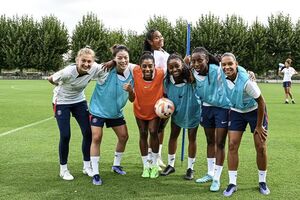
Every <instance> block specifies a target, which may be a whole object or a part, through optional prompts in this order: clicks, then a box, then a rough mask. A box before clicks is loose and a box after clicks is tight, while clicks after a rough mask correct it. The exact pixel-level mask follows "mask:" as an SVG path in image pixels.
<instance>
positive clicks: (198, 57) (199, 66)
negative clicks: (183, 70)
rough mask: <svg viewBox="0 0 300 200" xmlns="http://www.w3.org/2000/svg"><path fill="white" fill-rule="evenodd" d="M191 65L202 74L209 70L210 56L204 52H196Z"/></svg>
mask: <svg viewBox="0 0 300 200" xmlns="http://www.w3.org/2000/svg"><path fill="white" fill-rule="evenodd" d="M191 66H192V67H193V68H194V69H195V71H196V72H198V73H199V74H201V75H206V74H207V72H208V57H207V55H205V54H204V53H200V52H195V53H193V54H192V59H191Z"/></svg>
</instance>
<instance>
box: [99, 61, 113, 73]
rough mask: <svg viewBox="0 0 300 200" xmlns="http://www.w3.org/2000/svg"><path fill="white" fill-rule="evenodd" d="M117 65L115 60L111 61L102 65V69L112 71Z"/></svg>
mask: <svg viewBox="0 0 300 200" xmlns="http://www.w3.org/2000/svg"><path fill="white" fill-rule="evenodd" d="M115 65H116V63H115V61H114V60H110V61H108V62H105V63H102V68H103V69H104V70H106V71H109V70H111V69H112V68H113V67H114V66H115Z"/></svg>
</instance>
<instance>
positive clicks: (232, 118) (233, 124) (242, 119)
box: [228, 109, 268, 133]
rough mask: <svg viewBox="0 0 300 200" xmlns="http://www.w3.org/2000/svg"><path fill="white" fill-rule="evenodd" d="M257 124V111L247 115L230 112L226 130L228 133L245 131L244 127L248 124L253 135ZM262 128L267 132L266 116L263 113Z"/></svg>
mask: <svg viewBox="0 0 300 200" xmlns="http://www.w3.org/2000/svg"><path fill="white" fill-rule="evenodd" d="M256 122H257V109H255V110H253V111H251V112H247V113H239V112H236V111H233V110H231V111H230V112H229V123H228V130H230V131H243V132H244V131H245V130H246V126H247V124H248V123H249V125H250V129H251V133H254V130H255V127H256ZM263 127H264V128H265V129H266V130H268V114H267V111H265V115H264V121H263Z"/></svg>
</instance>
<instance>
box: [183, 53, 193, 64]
mask: <svg viewBox="0 0 300 200" xmlns="http://www.w3.org/2000/svg"><path fill="white" fill-rule="evenodd" d="M183 61H184V63H185V64H187V65H190V62H191V56H188V55H186V56H185V57H184V59H183Z"/></svg>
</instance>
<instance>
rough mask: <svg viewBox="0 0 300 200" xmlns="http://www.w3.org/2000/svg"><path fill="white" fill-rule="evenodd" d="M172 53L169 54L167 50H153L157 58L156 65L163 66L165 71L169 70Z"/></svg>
mask: <svg viewBox="0 0 300 200" xmlns="http://www.w3.org/2000/svg"><path fill="white" fill-rule="evenodd" d="M169 56H170V54H168V53H167V52H166V51H164V50H161V51H158V50H154V51H153V57H154V60H155V67H158V68H163V70H164V71H167V61H168V58H169Z"/></svg>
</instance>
